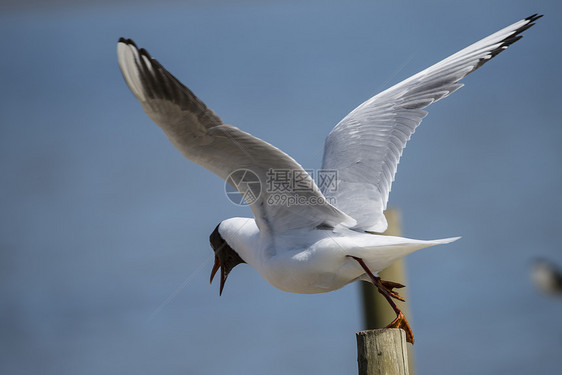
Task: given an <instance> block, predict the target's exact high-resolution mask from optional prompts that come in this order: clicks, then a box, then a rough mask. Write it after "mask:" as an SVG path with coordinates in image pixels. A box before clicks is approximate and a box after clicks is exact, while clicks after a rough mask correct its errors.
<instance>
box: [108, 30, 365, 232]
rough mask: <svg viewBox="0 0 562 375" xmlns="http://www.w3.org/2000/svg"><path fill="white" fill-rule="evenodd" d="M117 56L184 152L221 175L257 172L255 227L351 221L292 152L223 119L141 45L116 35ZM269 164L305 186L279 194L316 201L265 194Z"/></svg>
mask: <svg viewBox="0 0 562 375" xmlns="http://www.w3.org/2000/svg"><path fill="white" fill-rule="evenodd" d="M117 56H118V61H119V65H120V67H121V71H122V73H123V77H124V78H125V81H126V82H127V84H128V85H129V88H130V89H131V91H132V92H133V94H134V95H135V96H136V97H137V99H138V100H139V101H140V102H141V104H142V106H143V108H144V110H145V112H146V113H147V114H148V116H149V117H150V118H151V119H152V120H153V121H154V122H155V123H156V124H157V125H158V126H160V128H162V130H163V131H164V133H165V134H166V135H167V136H168V138H169V139H170V141H171V142H172V143H173V144H174V146H176V148H178V150H179V151H180V152H181V153H182V154H183V155H184V156H185V157H186V158H188V159H189V160H192V161H194V162H196V163H198V164H200V165H201V166H203V167H205V168H207V169H208V170H210V171H211V172H213V173H215V174H216V175H218V176H219V177H221V178H222V179H224V180H227V179H228V177H229V176H230V175H231V174H232V173H233V172H235V171H238V170H241V169H242V170H250V171H252V172H253V173H254V175H255V176H257V177H258V178H259V182H260V185H261V192H259V194H256V195H257V199H255V201H253V203H252V204H251V205H250V207H251V209H252V212H253V213H254V216H255V218H256V223H257V225H258V227H259V228H260V230H262V231H265V232H275V233H283V232H286V231H289V230H293V229H301V228H306V227H311V228H312V227H315V226H318V225H330V226H335V225H338V224H342V223H343V224H346V225H350V226H352V225H355V220H353V219H352V218H350V217H349V216H348V215H346V214H345V213H343V212H341V211H340V210H339V209H337V208H336V207H334V206H332V205H330V204H329V203H327V202H326V199H325V198H324V196H323V195H322V193H321V192H320V190H319V189H318V187H317V186H316V184H315V183H314V181H313V180H312V178H311V177H310V175H308V173H306V172H305V171H304V169H303V168H302V167H301V166H300V165H299V164H298V163H297V162H296V161H295V160H294V159H293V158H291V157H290V156H289V155H287V154H285V153H284V152H283V151H281V150H279V149H278V148H276V147H274V146H272V145H271V144H269V143H267V142H265V141H263V140H261V139H259V138H256V137H254V136H252V135H250V134H248V133H245V132H243V131H241V130H240V129H238V128H236V127H234V126H231V125H228V124H224V123H223V122H222V120H221V119H220V118H219V117H218V116H217V115H216V114H215V113H214V112H213V111H212V110H211V109H209V108H207V106H206V105H205V104H204V103H203V102H202V101H201V100H199V99H198V98H197V97H196V96H195V95H194V94H193V92H191V90H189V89H188V88H187V87H185V86H184V85H183V84H182V83H181V82H180V81H179V80H178V79H176V78H175V77H174V76H173V75H172V74H170V73H169V72H168V71H167V70H166V69H165V68H164V67H163V66H162V65H160V63H159V62H158V61H157V60H155V59H154V58H152V57H151V56H150V55H149V54H148V52H147V51H146V50H144V49H138V48H137V46H136V45H135V43H134V42H133V41H132V40H130V39H123V38H121V39H120V40H119V42H118V44H117ZM272 170H273V171H275V170H286V171H291V172H292V173H295V172H298V173H299V176H300V178H301V181H302V182H303V183H305V184H306V186H310V189H308V190H306V191H295V190H293V189H290V190H289V191H285V192H284V194H286V195H287V196H291V198H293V199H294V200H295V202H297V203H298V202H311V201H313V202H315V204H314V205H307V204H294V205H288V204H286V203H287V202H283V203H284V204H278V203H280V202H279V201H278V200H270V199H268V198H270V197H271V195H272V193H273V192H270V191H268V190H267V189H266V183H267V180H268V178H269V177H268V172H269V171H272ZM244 176H245V175H244ZM244 178H245V177H244ZM303 180H304V181H303ZM241 182H242V183H238V184H236V186H235V188H236V189H238V191H239V192H240V193H242V194H245V193H247V188H248V183H251V182H255V181H253V180H247V181H246V180H243V181H241Z"/></svg>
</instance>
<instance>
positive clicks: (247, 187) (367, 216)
mask: <svg viewBox="0 0 562 375" xmlns="http://www.w3.org/2000/svg"><path fill="white" fill-rule="evenodd" d="M540 17H542V15H537V14H534V15H532V16H530V17H527V18H525V19H522V20H520V21H518V22H515V23H514V24H512V25H510V26H508V27H506V28H504V29H502V30H500V31H498V32H496V33H494V34H492V35H490V36H488V37H486V38H484V39H482V40H480V41H478V42H476V43H474V44H472V45H470V46H469V47H466V48H465V49H463V50H461V51H459V52H457V53H455V54H453V55H452V56H449V57H448V58H446V59H444V60H442V61H440V62H438V63H437V64H435V65H433V66H431V67H429V68H427V69H425V70H423V71H421V72H419V73H418V74H415V75H414V76H412V77H410V78H408V79H406V80H404V81H402V82H400V83H398V84H396V85H394V86H392V87H390V88H389V89H387V90H385V91H383V92H381V93H379V94H378V95H375V96H373V97H372V98H370V99H368V100H367V101H365V102H364V103H362V104H361V105H359V106H358V107H357V108H355V109H354V110H353V111H351V112H350V113H349V114H348V115H347V116H345V117H344V118H343V120H341V121H340V122H339V123H338V124H337V125H336V126H335V127H334V128H333V130H332V131H331V132H330V134H329V135H328V137H327V138H326V141H325V148H324V157H323V162H322V171H331V172H333V174H332V175H331V178H329V179H328V180H329V182H330V183H325V184H320V183H318V184H316V183H315V182H314V180H313V178H312V176H311V175H310V174H309V173H307V172H306V171H305V170H304V169H303V167H302V166H301V165H300V164H299V163H298V162H297V161H295V160H294V159H293V158H292V157H290V156H289V155H287V154H286V153H284V152H283V151H281V150H280V149H278V148H276V147H275V146H273V145H271V144H269V143H267V142H265V141H263V140H261V139H259V138H256V137H254V136H252V135H250V134H248V133H246V132H244V131H242V130H240V129H238V128H236V127H234V126H232V125H229V124H225V123H224V122H223V121H222V120H221V118H220V117H219V116H218V115H217V114H215V112H213V111H212V110H211V109H209V108H208V107H207V106H206V105H205V104H204V103H203V102H202V101H201V100H200V99H199V98H197V97H196V96H195V95H194V94H193V92H192V91H191V90H190V89H188V88H187V87H186V86H184V85H183V84H182V83H181V82H180V81H179V80H178V79H176V78H175V77H174V76H173V75H172V74H171V73H169V72H168V71H167V70H166V69H165V68H164V67H163V66H162V65H161V64H160V63H159V62H158V61H157V60H156V59H154V58H153V57H152V56H151V55H150V54H149V53H148V52H147V51H146V50H145V49H144V48H141V49H139V48H138V47H137V46H136V44H135V43H134V42H133V41H132V40H131V39H125V38H120V39H119V41H118V43H117V57H118V61H119V66H120V68H121V72H122V74H123V77H124V79H125V82H126V83H127V85H128V86H129V88H130V89H131V91H132V92H133V94H134V95H135V96H136V98H137V99H138V100H139V101H140V103H141V104H142V107H143V109H144V111H145V112H146V113H147V115H148V116H149V117H150V118H151V119H152V120H153V121H154V122H155V123H156V124H157V125H158V126H159V127H160V128H162V130H163V131H164V133H165V134H166V135H167V136H168V138H169V139H170V141H171V142H172V144H173V145H174V146H175V147H176V148H177V149H178V150H179V151H180V152H181V153H182V154H183V155H184V156H185V157H186V158H187V159H189V160H191V161H193V162H195V163H197V164H199V165H201V166H203V167H205V168H206V169H208V170H210V171H211V172H213V173H215V174H216V175H218V176H219V177H221V178H222V179H223V180H225V181H227V182H229V183H231V184H232V185H233V186H234V188H235V189H236V190H237V191H238V192H239V193H240V194H242V195H243V196H244V197H245V198H247V201H248V203H249V205H250V208H251V210H252V213H253V216H254V218H239V217H236V218H230V219H226V220H223V221H221V222H220V223H219V224H218V225H217V227H216V228H215V229H214V231H213V232H212V233H211V235H210V245H211V247H212V249H213V250H214V254H215V263H214V266H213V268H212V271H211V283H212V281H213V278H214V276H215V274H216V273H217V272H218V270H219V269H220V271H221V272H220V291H219V293H220V294H222V291H223V288H224V285H225V282H226V279H227V277H228V275H229V273H230V272H231V271H232V269H233V268H234V267H235V266H236V265H238V264H241V263H247V264H249V265H251V266H252V267H253V268H254V269H255V270H257V272H259V273H260V274H261V276H262V277H263V278H264V279H265V280H267V281H268V282H269V283H270V284H272V285H273V286H274V287H276V288H278V289H281V290H283V291H287V292H292V293H302V294H311V293H324V292H330V291H333V290H336V289H339V288H342V287H343V286H345V285H347V284H349V283H352V282H354V281H357V280H363V281H369V282H371V283H373V284H374V285H375V286H376V287H377V289H378V291H379V292H380V293H381V294H382V295H383V296H384V297H385V298H386V300H387V301H388V303H389V304H390V305H391V307H392V308H393V310H394V312H395V313H396V319H394V320H393V321H392V322H391V323H390V324H389V325H388V326H387V327H388V328H401V329H403V330H404V331H405V332H406V339H407V341H408V342H410V343H412V344H413V343H414V337H413V333H412V330H411V328H410V326H409V324H408V322H407V320H406V318H405V316H404V314H403V313H402V312H401V311H400V309H399V308H398V307H397V306H396V304H395V303H394V301H393V299H397V300H403V298H402V297H401V296H400V295H399V294H398V292H397V291H395V289H399V288H402V287H404V285H402V284H399V283H395V282H392V281H387V280H382V279H381V278H380V277H379V276H378V272H379V271H381V270H383V269H384V268H386V267H388V266H389V265H391V264H392V263H393V262H395V261H396V260H398V259H400V258H402V257H404V256H405V255H407V254H410V253H412V252H414V251H416V250H419V249H422V248H425V247H429V246H434V245H439V244H446V243H450V242H453V241H455V240H457V239H459V238H460V237H452V238H445V239H439V240H431V241H425V240H416V239H409V238H403V237H395V236H386V235H383V234H382V233H383V232H384V231H385V230H386V229H387V221H386V219H385V216H384V214H383V211H384V210H385V209H386V205H387V201H388V195H389V192H390V188H391V184H392V182H393V181H394V176H395V174H396V168H397V165H398V162H399V159H400V157H401V155H402V151H403V149H404V147H405V146H406V142H407V141H408V140H409V139H410V137H411V135H412V134H413V133H414V131H415V129H416V128H417V127H418V125H419V124H420V123H421V121H422V119H423V118H424V117H425V116H426V115H427V112H426V111H425V110H424V108H426V107H427V106H429V105H430V104H432V103H434V102H436V101H438V100H440V99H442V98H444V97H446V96H448V95H449V94H451V93H452V92H454V91H456V90H458V89H459V88H460V87H462V86H463V84H462V83H459V81H460V80H461V79H462V78H463V77H465V76H466V75H467V74H469V73H471V72H473V71H474V70H476V69H478V68H480V67H481V66H482V65H483V64H484V63H486V62H488V61H489V60H490V59H492V58H493V57H495V56H496V55H497V54H499V53H500V52H502V51H503V50H505V49H506V48H507V47H508V46H510V45H511V44H513V43H514V42H516V41H517V40H519V39H521V37H522V36H521V35H520V34H521V33H522V32H523V31H525V30H526V29H528V28H529V27H531V26H533V25H534V21H536V20H537V19H539V18H540ZM288 176H289V177H290V178H287V177H288ZM327 177H330V176H327ZM234 181H235V182H234ZM297 182H298V183H297ZM319 185H320V186H319ZM303 187H304V188H303Z"/></svg>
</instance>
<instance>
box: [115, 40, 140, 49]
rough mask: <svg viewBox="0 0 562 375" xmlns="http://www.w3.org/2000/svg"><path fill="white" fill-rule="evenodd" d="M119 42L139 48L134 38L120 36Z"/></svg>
mask: <svg viewBox="0 0 562 375" xmlns="http://www.w3.org/2000/svg"><path fill="white" fill-rule="evenodd" d="M117 43H124V44H128V45H131V46H133V47H135V48H137V49H138V47H137V45H136V44H135V42H133V40H132V39H125V38H123V37H121V38H119V41H118V42H117Z"/></svg>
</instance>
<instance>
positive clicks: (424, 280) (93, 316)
mask: <svg viewBox="0 0 562 375" xmlns="http://www.w3.org/2000/svg"><path fill="white" fill-rule="evenodd" d="M77 4H78V3H73V4H66V3H65V2H64V1H60V0H59V1H55V2H53V3H52V4H51V5H52V6H50V5H48V4H46V3H39V4H33V3H26V2H20V3H17V2H15V1H14V2H4V3H2V5H0V12H1V13H0V35H1V37H0V51H1V57H2V58H1V59H0V88H1V90H0V103H1V104H0V105H1V110H0V125H1V128H0V155H1V157H0V173H1V176H2V178H1V180H0V193H1V196H0V200H1V201H0V202H1V211H0V212H1V216H0V280H1V282H0V373H2V374H36V373H42V374H102V373H103V374H219V373H228V374H264V373H267V374H287V373H315V374H320V373H322V374H344V373H347V374H351V373H355V372H356V360H355V356H356V347H355V331H357V330H360V329H361V328H362V327H361V315H360V314H361V311H360V300H359V292H358V288H357V286H356V285H350V286H347V287H345V288H343V289H342V290H339V291H336V292H333V293H328V294H324V295H296V294H289V293H285V292H281V291H278V290H276V289H275V288H274V287H272V286H270V285H269V284H268V283H267V282H266V281H264V280H263V279H261V277H260V276H259V275H258V274H257V272H255V271H254V270H253V269H251V268H250V267H248V266H240V267H238V268H237V269H236V270H235V271H234V272H233V273H232V274H231V276H230V278H229V280H228V283H227V286H226V288H225V291H224V293H223V296H222V297H220V298H219V295H218V285H217V284H216V283H215V284H214V285H209V273H210V270H211V266H212V250H211V248H210V247H209V244H208V236H209V234H210V233H211V231H212V230H213V229H214V228H215V226H216V225H217V224H218V223H219V222H220V221H221V220H223V219H225V218H228V217H231V216H248V215H250V214H251V213H250V211H249V209H247V208H244V207H237V206H234V205H233V204H231V203H230V202H229V201H228V199H227V198H226V197H225V194H224V184H223V182H222V181H221V180H220V179H219V178H217V177H216V176H215V175H213V174H211V173H210V172H207V171H206V170H204V169H203V168H201V167H199V166H197V165H196V164H193V163H191V162H189V161H186V160H185V159H184V158H183V157H182V156H181V155H180V153H179V152H178V151H177V150H176V149H174V147H173V146H172V145H171V144H170V143H169V142H168V140H167V139H166V137H165V136H164V134H163V133H162V132H161V131H160V129H159V128H158V127H157V126H156V125H155V124H153V123H152V122H151V121H150V120H149V119H148V117H147V116H146V115H145V114H144V112H143V111H142V109H141V106H140V105H139V103H138V102H137V100H136V99H135V98H134V96H133V95H132V94H131V92H130V91H129V89H128V88H127V86H126V84H125V82H124V81H123V79H122V77H121V73H120V71H119V68H118V65H117V61H116V53H115V49H116V42H117V40H118V38H119V37H121V36H124V37H128V38H133V39H134V40H135V41H136V42H137V44H139V46H142V47H145V48H147V49H148V50H149V51H150V53H151V54H152V55H153V56H155V57H156V58H157V59H158V60H159V61H160V62H161V63H163V65H164V66H166V67H167V68H168V69H169V70H170V71H171V72H172V73H173V74H174V75H175V76H177V77H178V78H179V79H180V80H182V81H183V82H184V83H185V84H186V85H187V86H189V87H190V88H191V89H192V90H193V91H194V92H195V93H196V94H197V95H198V96H199V97H200V98H201V99H202V100H204V101H205V102H206V103H207V104H208V105H209V106H210V107H211V108H213V109H214V110H215V111H216V112H217V113H218V114H219V115H220V116H221V117H222V118H223V120H224V121H225V122H228V123H231V124H234V125H235V126H238V127H240V128H242V129H244V130H245V131H248V132H250V133H252V134H254V135H256V136H258V137H261V138H263V139H265V140H267V141H269V142H271V143H273V144H275V145H276V146H278V147H280V148H281V149H283V150H284V151H286V152H287V153H289V154H290V155H292V156H293V157H294V158H295V159H296V160H298V161H299V162H300V163H301V164H302V165H303V166H304V167H305V168H311V169H314V168H319V167H320V163H321V157H322V151H323V142H324V138H325V136H326V135H327V134H328V132H329V131H330V130H331V128H332V127H333V126H334V125H335V124H336V123H337V122H338V121H339V120H340V119H341V118H342V117H343V116H345V115H346V114H347V113H348V112H349V111H351V110H352V109H353V108H354V107H355V106H357V105H359V104H360V103H361V102H362V101H364V100H365V99H367V98H369V97H370V96H372V95H374V94H376V93H377V92H379V91H381V90H382V89H384V88H386V87H388V86H390V85H391V84H394V83H397V82H399V81H400V80H402V79H404V78H407V77H408V76H410V75H412V74H414V73H416V72H418V71H419V70H421V69H424V68H426V67H427V66H429V65H431V64H432V63H435V62H437V61H438V60H440V59H442V58H445V57H447V56H448V55H450V54H452V53H454V52H456V51H457V50H459V49H461V48H463V47H465V46H467V45H468V44H470V43H472V42H475V41H476V40H478V39H480V38H482V37H484V36H487V35H488V34H491V33H493V32H495V31H497V30H499V29H500V28H502V27H504V26H507V25H509V24H511V23H513V22H515V21H518V20H519V19H521V18H524V17H527V16H529V15H531V14H533V13H535V12H540V13H544V14H545V17H544V18H542V19H540V20H539V21H538V24H537V25H536V26H534V27H533V28H531V29H530V30H528V31H527V32H525V36H524V38H523V39H522V40H521V41H519V42H517V43H516V44H515V45H513V46H512V47H510V48H509V49H508V50H507V51H506V52H504V53H502V54H501V55H499V56H498V57H497V58H496V59H494V60H493V61H492V62H490V63H489V64H486V65H485V66H484V67H483V68H482V69H481V70H478V71H477V72H475V73H474V74H472V75H470V76H468V77H467V78H466V79H465V80H464V83H465V84H466V86H465V87H464V88H462V89H461V90H459V91H458V92H456V93H455V94H454V95H452V96H451V97H449V98H447V99H445V100H443V101H441V102H439V103H437V104H435V105H433V106H431V107H430V114H429V116H428V117H427V118H426V119H425V120H424V122H423V124H422V126H421V127H420V128H419V129H418V131H417V133H416V134H415V135H414V137H413V140H412V142H410V143H409V144H408V147H407V148H406V150H405V153H404V156H403V158H402V161H401V163H400V166H399V169H398V174H397V180H396V182H395V184H394V185H393V189H392V193H391V196H390V202H389V203H390V205H391V206H393V207H397V208H399V209H400V211H401V213H402V217H403V228H404V234H405V235H406V236H408V237H413V238H421V239H432V238H442V237H449V236H457V235H462V236H463V238H462V240H460V241H457V242H455V243H453V244H451V245H447V246H439V247H435V248H431V249H427V250H423V251H420V252H418V253H415V254H413V255H411V256H409V257H408V258H407V261H406V262H407V267H408V279H409V285H408V288H409V293H410V296H411V297H410V302H411V306H412V316H411V322H412V325H413V329H414V333H415V335H416V345H415V351H416V360H417V371H418V373H419V374H476V373H478V374H480V373H484V374H506V373H509V374H529V373H533V374H552V373H555V372H557V371H559V369H560V367H561V366H562V359H561V358H562V357H561V353H562V301H560V300H554V299H551V298H549V297H546V296H544V295H542V294H540V293H539V292H538V291H537V290H536V289H535V287H534V286H533V285H532V284H531V282H530V279H529V268H530V264H531V261H532V259H534V258H535V257H537V256H541V257H546V258H548V259H551V260H553V261H555V262H556V263H558V264H559V265H560V264H562V251H561V241H560V238H559V237H558V236H559V235H560V230H561V228H562V215H561V214H560V213H561V212H562V196H561V192H562V168H561V162H562V148H561V147H560V143H561V141H562V126H561V123H560V119H561V118H562V105H561V104H562V100H561V99H562V98H561V95H560V87H562V78H561V74H560V61H561V58H562V6H561V5H560V2H556V1H542V2H531V1H513V0H512V1H494V2H489V1H482V0H477V1H471V2H454V3H451V2H447V1H424V2H420V1H417V2H414V1H346V2H340V1H320V0H317V1H303V2H296V1H295V2H281V1H265V2H261V1H259V2H258V1H249V0H248V1H242V2H236V3H234V2H227V1H209V2H159V3H158V4H156V3H149V2H142V3H136V4H135V3H133V2H125V1H123V2H116V3H104V2H102V3H97V4H91V3H88V2H83V3H82V2H79V4H81V5H77Z"/></svg>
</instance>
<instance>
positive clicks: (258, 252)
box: [219, 218, 459, 294]
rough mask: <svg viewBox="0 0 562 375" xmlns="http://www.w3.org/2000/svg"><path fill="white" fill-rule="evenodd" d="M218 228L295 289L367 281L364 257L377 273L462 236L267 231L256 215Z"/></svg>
mask: <svg viewBox="0 0 562 375" xmlns="http://www.w3.org/2000/svg"><path fill="white" fill-rule="evenodd" d="M219 232H220V234H221V236H222V237H223V238H224V239H225V240H226V242H227V243H228V244H229V245H230V246H231V247H232V248H233V249H235V250H236V252H237V253H238V254H239V255H240V257H241V258H242V259H243V260H244V261H245V262H246V263H248V264H249V265H251V266H252V267H253V268H255V269H256V270H257V271H258V272H259V273H260V275H262V277H263V278H264V279H266V280H267V281H268V282H269V283H270V284H271V285H273V286H274V287H276V288H278V289H281V290H284V291H286V292H292V293H303V294H312V293H324V292H330V291H332V290H336V289H339V288H341V287H343V286H345V285H347V284H349V283H351V282H353V281H356V280H364V281H369V277H368V276H367V275H366V274H365V271H364V270H363V268H361V266H360V265H359V263H357V261H356V260H354V259H353V258H350V257H349V256H355V257H359V258H362V259H363V260H364V261H365V263H366V264H367V266H369V269H370V270H371V271H372V272H374V273H376V272H379V271H382V270H383V269H385V268H386V267H388V266H390V265H391V264H392V263H394V262H395V261H396V260H398V259H400V258H402V257H403V256H405V255H407V254H410V253H412V252H414V251H416V250H419V249H423V248H424V247H429V246H433V245H438V244H444V243H449V242H452V241H455V240H457V239H458V238H459V237H455V238H447V239H442V240H434V241H422V240H413V239H408V238H403V237H394V236H384V235H377V234H370V233H365V232H358V231H356V230H351V229H349V228H347V227H345V226H338V227H336V228H334V229H333V230H330V229H324V230H319V229H317V230H314V231H309V230H295V231H291V232H288V233H285V234H283V235H279V236H275V237H272V236H268V235H264V234H263V233H262V232H261V231H260V230H259V229H258V226H257V225H256V222H255V220H254V219H249V218H232V219H228V220H224V221H223V222H222V223H221V224H220V226H219Z"/></svg>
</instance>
